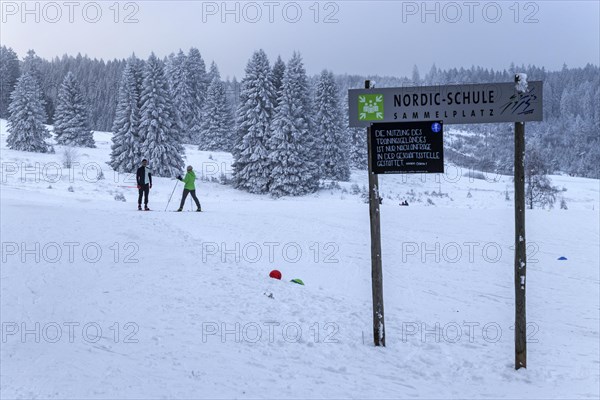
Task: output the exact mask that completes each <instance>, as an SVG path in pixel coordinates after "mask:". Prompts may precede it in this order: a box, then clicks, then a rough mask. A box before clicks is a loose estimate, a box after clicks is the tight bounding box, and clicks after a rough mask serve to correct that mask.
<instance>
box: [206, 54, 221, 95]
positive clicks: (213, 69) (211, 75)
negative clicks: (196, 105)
mask: <svg viewBox="0 0 600 400" xmlns="http://www.w3.org/2000/svg"><path fill="white" fill-rule="evenodd" d="M206 78H207V80H208V85H209V86H210V84H211V83H212V81H213V79H215V78H219V79H221V73H220V72H219V67H217V63H215V62H214V61H213V62H211V63H210V69H209V71H208V74H207V75H206ZM207 91H208V89H207Z"/></svg>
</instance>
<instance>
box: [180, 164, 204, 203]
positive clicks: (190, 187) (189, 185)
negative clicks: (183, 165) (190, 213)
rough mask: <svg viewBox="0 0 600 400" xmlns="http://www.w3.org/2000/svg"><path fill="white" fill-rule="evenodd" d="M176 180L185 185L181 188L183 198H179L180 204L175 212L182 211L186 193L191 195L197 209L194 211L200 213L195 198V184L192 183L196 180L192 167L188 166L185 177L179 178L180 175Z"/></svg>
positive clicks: (196, 198)
mask: <svg viewBox="0 0 600 400" xmlns="http://www.w3.org/2000/svg"><path fill="white" fill-rule="evenodd" d="M177 179H179V180H180V181H182V182H183V183H185V185H184V187H183V196H182V197H181V203H180V204H179V209H178V210H177V211H183V205H184V204H185V199H186V198H187V195H188V193H191V194H192V198H193V199H194V201H195V202H196V206H197V207H198V209H197V210H196V211H198V212H200V211H202V208H201V207H200V202H199V201H198V197H196V184H195V183H194V181H195V180H196V173H195V172H194V169H193V168H192V166H191V165H188V167H187V173H186V174H185V177H183V178H181V175H179V176H178V177H177Z"/></svg>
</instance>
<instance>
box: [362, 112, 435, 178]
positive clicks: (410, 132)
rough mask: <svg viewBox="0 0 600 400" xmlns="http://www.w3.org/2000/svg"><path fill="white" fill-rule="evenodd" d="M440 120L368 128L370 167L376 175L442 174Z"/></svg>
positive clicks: (378, 125)
mask: <svg viewBox="0 0 600 400" xmlns="http://www.w3.org/2000/svg"><path fill="white" fill-rule="evenodd" d="M443 127H444V126H443V123H442V122H441V121H427V122H424V121H420V122H401V123H382V124H373V125H372V126H371V137H370V138H369V140H371V149H372V152H371V157H372V160H371V161H372V163H371V165H372V168H373V172H374V173H376V174H409V173H443V172H444V144H443V140H442V136H443V131H444V128H443Z"/></svg>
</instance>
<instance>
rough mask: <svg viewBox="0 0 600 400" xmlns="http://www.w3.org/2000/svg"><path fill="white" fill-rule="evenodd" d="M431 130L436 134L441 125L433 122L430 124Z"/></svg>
mask: <svg viewBox="0 0 600 400" xmlns="http://www.w3.org/2000/svg"><path fill="white" fill-rule="evenodd" d="M431 130H432V131H433V132H435V133H438V132H440V131H441V130H442V124H440V123H439V122H434V123H433V124H431Z"/></svg>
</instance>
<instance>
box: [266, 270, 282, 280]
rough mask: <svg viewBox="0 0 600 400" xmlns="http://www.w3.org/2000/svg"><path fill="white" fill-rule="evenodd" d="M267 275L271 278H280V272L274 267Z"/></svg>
mask: <svg viewBox="0 0 600 400" xmlns="http://www.w3.org/2000/svg"><path fill="white" fill-rule="evenodd" d="M269 276H270V277H271V278H273V279H281V272H279V271H277V270H276V269H274V270H273V271H271V272H270V273H269Z"/></svg>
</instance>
